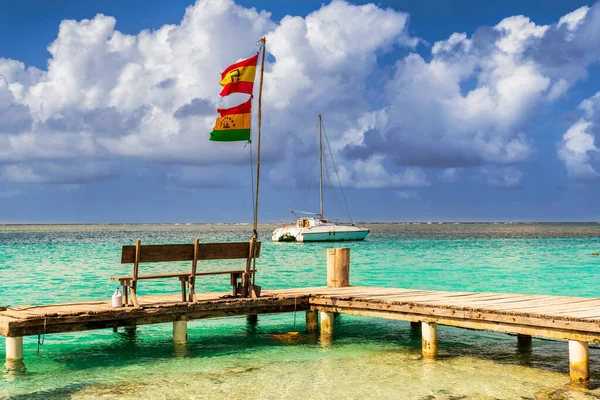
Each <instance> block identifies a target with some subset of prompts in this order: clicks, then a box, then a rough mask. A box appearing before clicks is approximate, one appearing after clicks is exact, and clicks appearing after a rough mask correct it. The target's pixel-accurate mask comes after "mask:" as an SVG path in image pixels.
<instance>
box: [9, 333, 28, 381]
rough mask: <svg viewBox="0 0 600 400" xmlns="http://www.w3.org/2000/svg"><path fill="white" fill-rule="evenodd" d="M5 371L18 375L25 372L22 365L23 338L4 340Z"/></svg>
mask: <svg viewBox="0 0 600 400" xmlns="http://www.w3.org/2000/svg"><path fill="white" fill-rule="evenodd" d="M6 371H7V372H8V373H10V374H15V373H16V374H20V373H24V372H25V371H26V369H25V364H24V363H23V337H21V336H19V337H7V338H6Z"/></svg>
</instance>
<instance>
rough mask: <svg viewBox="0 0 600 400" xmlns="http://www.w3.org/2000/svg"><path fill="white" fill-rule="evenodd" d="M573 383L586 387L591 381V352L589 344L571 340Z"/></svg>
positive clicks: (570, 358)
mask: <svg viewBox="0 0 600 400" xmlns="http://www.w3.org/2000/svg"><path fill="white" fill-rule="evenodd" d="M569 367H570V375H571V383H573V384H576V385H586V384H587V383H588V382H589V381H590V351H589V348H588V344H587V342H578V341H576V340H569Z"/></svg>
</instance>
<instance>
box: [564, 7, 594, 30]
mask: <svg viewBox="0 0 600 400" xmlns="http://www.w3.org/2000/svg"><path fill="white" fill-rule="evenodd" d="M589 10H590V8H589V7H588V6H583V7H579V8H578V9H577V10H575V11H572V12H570V13H568V14H565V15H564V16H562V17H561V18H560V19H559V20H558V25H557V26H558V27H559V28H560V27H561V26H563V25H565V26H566V28H567V29H568V30H569V31H574V30H575V29H576V28H577V25H579V23H580V22H581V21H582V20H583V19H584V18H585V16H586V15H587V13H588V11H589Z"/></svg>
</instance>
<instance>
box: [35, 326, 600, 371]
mask: <svg viewBox="0 0 600 400" xmlns="http://www.w3.org/2000/svg"><path fill="white" fill-rule="evenodd" d="M239 322H241V321H239ZM199 328H200V329H199ZM290 331H297V332H299V333H300V334H299V336H297V337H294V336H290V335H289V334H288V332H290ZM304 331H305V325H304V323H302V324H301V325H300V324H299V325H298V326H296V327H295V328H294V327H292V326H288V325H287V324H276V325H273V324H268V323H267V324H266V326H264V327H263V326H261V323H260V322H259V323H258V324H252V323H245V324H244V323H240V324H238V323H237V322H236V323H234V324H232V325H228V326H227V327H226V328H223V327H214V326H213V327H198V326H195V327H194V326H192V327H190V329H189V332H188V344H186V345H174V344H173V343H172V340H171V334H170V332H169V331H168V330H166V329H163V330H160V331H152V329H145V327H144V326H141V327H139V328H138V331H137V332H136V334H127V333H115V334H114V336H112V338H113V339H112V340H111V339H108V340H100V341H97V342H95V343H93V344H89V343H85V342H82V343H78V344H77V345H76V346H72V347H69V348H65V347H61V349H60V351H59V350H54V349H53V350H52V351H47V352H45V351H44V350H42V354H41V357H50V358H51V359H52V361H53V362H55V363H58V364H62V365H64V366H65V367H67V368H68V369H71V370H86V369H95V368H102V367H116V366H127V365H133V364H135V365H143V364H146V363H156V362H157V361H161V360H169V359H172V358H174V357H175V358H182V357H185V358H214V357H226V356H231V355H235V356H236V357H238V358H244V357H246V356H251V355H252V354H253V353H255V352H268V351H269V350H271V349H276V348H277V347H280V346H289V345H297V346H305V347H306V348H311V347H319V348H320V345H319V343H318V338H315V337H312V338H311V337H310V336H307V335H305V334H304ZM106 338H111V336H106ZM352 345H358V346H360V347H364V348H370V349H371V350H372V349H375V350H376V351H385V352H388V351H393V352H396V351H398V352H408V353H409V354H411V357H413V356H414V358H415V359H418V358H419V357H420V352H421V337H420V330H419V329H417V328H415V327H410V325H409V324H408V323H405V322H399V321H385V320H377V319H369V318H361V319H358V318H356V317H348V316H343V317H342V318H340V319H338V320H337V322H336V333H335V340H334V341H333V343H332V348H333V349H343V348H344V347H347V346H352ZM355 347H356V346H355ZM439 349H440V350H439V351H440V353H439V360H440V362H443V361H444V360H451V359H456V358H460V357H471V358H474V359H481V360H486V361H492V362H494V363H498V364H508V365H519V366H524V367H532V368H537V369H541V370H546V371H553V372H560V373H564V374H568V349H567V345H566V342H556V341H548V340H539V339H534V340H533V343H532V345H530V346H519V345H518V344H517V338H516V336H509V335H505V334H499V333H493V332H481V331H468V330H463V329H457V328H450V327H440V330H439ZM44 353H46V354H44ZM591 353H592V354H591V356H592V361H591V362H592V363H595V362H596V361H600V360H595V358H596V357H597V355H596V354H595V350H594V349H592V352H591ZM92 359H93V360H94V362H93V363H91V362H89V360H92ZM565 378H566V379H568V375H566V377H565ZM592 378H595V379H598V378H600V374H598V373H596V372H595V371H593V372H592Z"/></svg>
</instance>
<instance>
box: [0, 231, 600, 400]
mask: <svg viewBox="0 0 600 400" xmlns="http://www.w3.org/2000/svg"><path fill="white" fill-rule="evenodd" d="M367 225H368V226H369V227H370V228H371V229H372V232H371V234H370V235H369V237H368V239H367V240H366V241H364V242H356V243H345V244H343V246H344V247H346V246H347V247H350V248H351V273H350V275H351V276H350V279H351V283H352V284H354V285H373V286H387V287H404V288H419V289H435V290H460V291H477V292H510V293H528V294H554V295H570V296H593V297H600V285H599V284H598V283H599V282H600V258H599V257H594V256H592V255H591V253H592V252H593V251H599V250H600V224H441V225H438V224H420V225H415V224H371V225H369V224H367ZM273 228H275V226H274V225H263V226H261V227H260V230H261V232H263V234H262V235H261V240H262V241H263V243H264V244H263V246H264V247H263V248H262V251H261V258H260V259H259V261H258V262H257V267H258V269H259V275H258V277H257V284H260V285H262V286H263V288H265V289H271V288H286V287H298V286H317V285H323V284H324V283H325V280H326V271H325V264H326V249H327V248H330V247H336V246H335V245H333V244H331V243H314V244H301V243H298V244H296V243H271V242H269V232H270V231H271V230H272V229H273ZM249 234H250V226H248V225H95V226H84V225H82V226H56V225H55V226H0V305H11V306H19V305H28V304H35V305H38V304H50V303H58V302H77V301H82V300H97V299H109V298H110V296H111V295H112V292H113V290H114V288H115V284H114V282H111V281H109V280H108V277H109V276H110V275H113V274H122V273H126V272H128V271H129V269H128V267H126V266H122V265H120V263H119V259H120V248H121V246H122V245H123V244H131V243H133V242H134V240H135V238H137V237H139V238H141V239H142V243H147V244H149V243H185V242H191V241H192V240H193V238H194V237H198V238H200V240H201V241H203V242H216V241H241V240H247V239H248V237H249ZM338 247H339V246H338ZM237 264H239V263H235V262H233V263H232V265H237ZM185 266H187V265H186V264H185V263H183V264H182V269H185ZM142 268H144V271H148V272H149V271H159V270H160V268H161V266H160V265H154V266H142ZM202 268H203V269H207V270H208V269H211V268H214V266H211V263H202ZM198 284H199V286H200V287H199V290H200V291H221V290H223V291H225V290H228V284H227V279H226V278H223V277H210V278H203V279H201V280H200V281H199V282H198ZM178 285H179V282H178V281H176V280H171V281H170V280H166V281H153V282H143V284H142V285H140V294H141V295H144V293H147V294H150V293H177V292H178ZM336 323H337V324H338V325H337V327H336V337H335V341H334V343H333V344H331V345H328V346H327V345H323V344H322V343H319V342H318V341H315V340H312V339H310V338H307V337H303V336H302V337H301V338H300V339H299V340H296V341H288V340H282V338H281V336H280V335H278V334H280V333H285V332H288V331H299V332H303V330H304V314H303V313H298V315H296V316H294V314H293V313H290V314H281V315H268V316H267V315H265V316H260V317H259V322H258V325H257V326H256V327H252V326H250V325H248V324H247V322H246V320H245V318H222V319H212V320H199V321H191V322H189V324H188V337H189V343H188V345H187V346H174V345H173V344H172V326H171V324H160V325H148V326H140V327H138V332H137V334H136V335H135V336H134V337H130V336H128V335H125V334H122V333H113V332H112V330H101V331H90V332H81V333H73V334H55V335H47V336H46V337H45V338H44V342H43V344H42V345H41V346H38V338H37V337H27V338H25V341H24V342H25V357H26V359H25V363H26V367H27V372H26V373H25V374H24V375H14V374H8V373H4V374H3V375H0V398H3V399H4V398H6V399H138V398H148V399H222V398H223V399H224V398H227V399H231V398H242V397H243V398H246V399H280V398H307V399H308V398H309V399H392V398H394V399H420V400H425V399H428V400H432V399H592V398H597V399H600V389H597V388H595V385H594V384H593V385H592V389H591V390H585V391H581V390H576V389H572V388H570V387H569V386H568V385H566V383H567V382H568V379H569V378H568V355H567V343H566V342H561V341H548V340H540V339H534V341H533V345H532V347H531V348H529V349H519V348H517V346H516V339H515V337H513V336H509V335H503V334H497V333H492V332H479V331H469V330H461V329H456V328H449V327H440V328H439V335H440V338H439V346H440V358H439V359H438V360H436V361H434V362H428V361H424V360H422V359H421V357H420V337H419V336H418V335H415V334H414V333H413V332H411V329H410V327H409V324H408V323H407V322H402V321H386V320H379V319H371V318H361V317H350V316H341V317H340V318H339V319H338V320H337V321H336ZM38 347H39V350H38ZM590 352H591V357H592V360H591V366H592V380H593V382H596V383H597V382H600V349H597V348H592V349H591V351H590ZM0 359H4V346H0ZM0 372H1V371H0Z"/></svg>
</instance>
